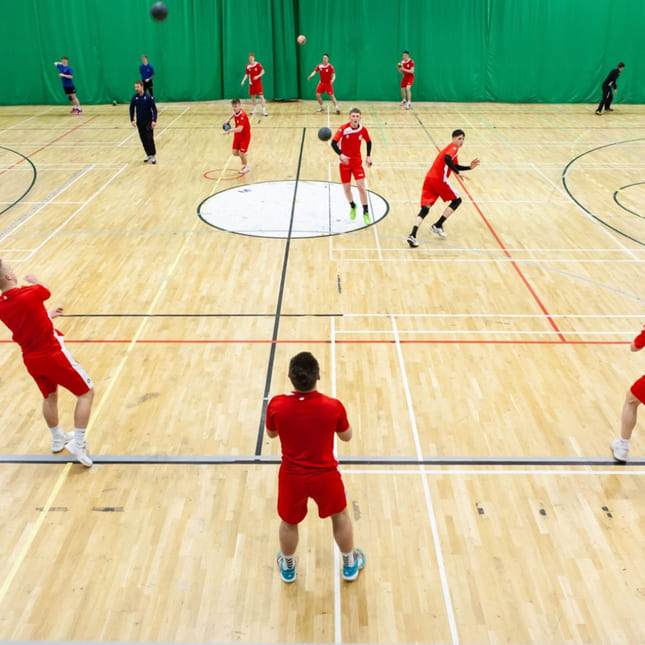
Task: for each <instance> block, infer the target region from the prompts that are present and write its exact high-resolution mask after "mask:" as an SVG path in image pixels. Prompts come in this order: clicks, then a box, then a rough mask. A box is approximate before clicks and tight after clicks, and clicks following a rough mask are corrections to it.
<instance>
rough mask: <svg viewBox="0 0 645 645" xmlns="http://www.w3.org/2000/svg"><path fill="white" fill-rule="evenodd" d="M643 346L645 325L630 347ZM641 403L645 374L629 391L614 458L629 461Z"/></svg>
mask: <svg viewBox="0 0 645 645" xmlns="http://www.w3.org/2000/svg"><path fill="white" fill-rule="evenodd" d="M643 347H645V325H643V328H642V329H641V333H640V334H638V336H636V338H634V340H633V341H632V342H631V345H630V346H629V349H631V350H632V352H638V351H640V350H641V349H643ZM641 403H645V375H643V376H641V377H640V378H639V379H638V380H637V381H636V382H635V383H634V384H633V385H632V386H631V388H629V390H628V391H627V396H626V397H625V403H624V404H623V412H622V415H621V426H620V439H614V440H613V441H612V442H611V452H612V454H613V455H614V459H615V460H616V461H618V462H620V463H625V462H626V461H627V457H628V455H629V441H630V439H631V437H632V432H633V431H634V428H635V427H636V419H637V415H638V406H639V405H640V404H641Z"/></svg>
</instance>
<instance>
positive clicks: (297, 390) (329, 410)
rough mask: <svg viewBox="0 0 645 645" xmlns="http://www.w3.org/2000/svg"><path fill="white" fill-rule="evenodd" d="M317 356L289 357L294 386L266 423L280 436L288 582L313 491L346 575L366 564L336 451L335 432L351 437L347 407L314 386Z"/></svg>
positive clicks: (272, 404) (283, 570) (282, 555)
mask: <svg viewBox="0 0 645 645" xmlns="http://www.w3.org/2000/svg"><path fill="white" fill-rule="evenodd" d="M319 379H320V367H319V365H318V361H317V360H316V359H315V357H314V356H313V355H312V354H310V353H309V352H301V353H300V354H297V355H296V356H294V357H293V358H292V359H291V361H290V363H289V380H290V381H291V383H292V384H293V388H294V389H293V391H292V392H290V393H289V394H279V395H278V396H274V397H273V398H272V399H271V401H269V405H268V407H267V416H266V428H267V434H268V435H269V437H271V438H275V437H280V445H281V447H282V463H281V464H280V471H279V474H278V515H279V516H280V519H281V520H282V521H281V523H280V532H279V537H280V551H278V560H277V561H278V568H279V569H280V576H281V577H282V580H283V581H284V582H293V581H294V580H295V579H296V563H295V553H296V547H297V546H298V524H300V522H302V520H303V519H304V518H305V516H306V515H307V501H308V500H309V498H310V497H311V498H312V499H313V500H314V501H315V502H316V504H317V505H318V515H319V517H321V518H325V517H331V522H332V527H333V530H334V539H335V540H336V544H338V548H339V549H340V552H341V554H342V557H343V579H345V580H356V578H357V577H358V572H359V571H360V570H361V569H362V568H363V567H364V566H365V554H364V553H363V551H362V550H361V549H355V548H354V529H353V527H352V520H351V519H350V517H349V513H348V512H347V495H346V493H345V487H344V485H343V480H342V478H341V476H340V472H339V471H338V461H337V460H336V457H335V456H334V435H337V436H338V438H339V439H340V440H341V441H349V440H350V439H351V438H352V429H351V427H350V425H349V421H347V412H346V411H345V407H344V406H343V404H342V403H341V402H340V401H339V400H338V399H333V398H331V397H329V396H326V395H324V394H321V393H320V392H318V391H317V390H316V382H317V381H318V380H319Z"/></svg>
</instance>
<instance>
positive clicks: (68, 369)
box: [23, 346, 93, 398]
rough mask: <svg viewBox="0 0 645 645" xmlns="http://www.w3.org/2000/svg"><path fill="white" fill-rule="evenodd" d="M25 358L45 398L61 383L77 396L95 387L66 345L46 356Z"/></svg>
mask: <svg viewBox="0 0 645 645" xmlns="http://www.w3.org/2000/svg"><path fill="white" fill-rule="evenodd" d="M23 360H24V362H25V366H26V368H27V371H28V372H29V373H30V374H31V376H32V377H33V379H34V381H36V385H38V389H39V390H40V392H41V393H42V395H43V396H44V397H45V398H47V396H48V395H49V394H51V393H52V392H55V391H56V390H57V388H58V386H59V385H60V386H61V387H64V388H65V389H66V390H69V391H70V392H71V393H72V394H74V395H76V396H80V395H81V394H85V393H86V392H89V391H90V390H91V389H92V387H93V384H92V379H91V378H90V377H89V376H88V375H87V372H86V371H85V370H84V369H83V368H82V367H81V366H80V365H79V364H78V363H77V362H76V361H75V360H74V359H73V358H72V356H71V354H70V353H69V352H68V351H67V349H66V348H65V346H63V347H62V348H61V350H60V351H58V352H52V353H51V354H45V355H44V356H24V357H23Z"/></svg>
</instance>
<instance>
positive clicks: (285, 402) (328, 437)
mask: <svg viewBox="0 0 645 645" xmlns="http://www.w3.org/2000/svg"><path fill="white" fill-rule="evenodd" d="M266 425H267V428H268V429H269V430H271V431H272V432H277V433H278V436H279V437H280V444H281V446H282V468H284V469H285V470H286V471H289V472H292V473H311V472H312V471H314V472H320V471H321V470H332V469H334V468H336V467H337V466H338V461H336V457H334V434H336V433H337V432H345V430H347V429H348V428H349V421H348V420H347V412H346V411H345V406H344V405H343V404H342V403H341V402H340V401H339V400H338V399H333V398H332V397H330V396H326V395H325V394H321V393H320V392H317V391H315V390H314V391H313V392H307V393H302V392H290V393H289V394H278V395H277V396H274V397H273V398H272V399H271V401H269V405H268V407H267V420H266Z"/></svg>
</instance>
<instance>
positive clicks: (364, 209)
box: [363, 204, 369, 213]
mask: <svg viewBox="0 0 645 645" xmlns="http://www.w3.org/2000/svg"><path fill="white" fill-rule="evenodd" d="M363 212H364V213H368V212H369V211H368V210H367V204H363Z"/></svg>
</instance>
